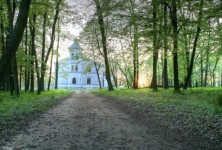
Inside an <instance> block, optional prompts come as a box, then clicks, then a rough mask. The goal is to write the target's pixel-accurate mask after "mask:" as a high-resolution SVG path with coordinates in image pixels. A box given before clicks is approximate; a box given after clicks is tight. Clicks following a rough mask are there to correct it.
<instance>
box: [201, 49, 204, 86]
mask: <svg viewBox="0 0 222 150" xmlns="http://www.w3.org/2000/svg"><path fill="white" fill-rule="evenodd" d="M203 81H204V80H203V52H202V51H201V56H200V84H201V87H203V85H204V82H203Z"/></svg>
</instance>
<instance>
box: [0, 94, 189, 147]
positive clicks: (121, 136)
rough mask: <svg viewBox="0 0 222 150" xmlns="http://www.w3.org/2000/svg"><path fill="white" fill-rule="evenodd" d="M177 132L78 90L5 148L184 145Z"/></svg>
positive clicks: (153, 119)
mask: <svg viewBox="0 0 222 150" xmlns="http://www.w3.org/2000/svg"><path fill="white" fill-rule="evenodd" d="M178 135H179V134H178V133H173V132H172V131H170V129H167V127H165V126H162V125H160V124H158V121H156V120H155V118H154V117H152V116H149V117H146V118H143V116H141V115H138V114H134V113H131V108H130V107H129V106H128V105H124V103H120V102H118V101H116V100H112V99H111V98H105V97H100V96H96V95H93V94H90V93H87V92H79V93H75V94H73V95H72V97H70V98H67V99H66V100H64V101H63V102H62V103H61V104H59V105H57V106H56V107H54V108H53V109H51V110H49V111H47V112H45V113H44V114H42V115H41V116H40V118H36V120H35V121H33V122H31V123H30V125H29V127H28V128H27V130H25V131H22V132H21V133H20V134H19V135H16V136H15V137H14V138H13V139H12V141H11V142H9V143H6V146H4V147H0V149H3V150H10V149H13V150H14V149H16V150H20V149H21V150H32V149H36V150H66V149H67V150H79V149H80V150H109V149H110V150H113V149H114V150H115V149H121V150H124V149H127V150H128V149H130V150H131V149H132V150H137V149H138V150H146V149H164V150H165V149H184V148H185V147H184V146H185V143H180V142H179V140H177V139H179V138H178Z"/></svg>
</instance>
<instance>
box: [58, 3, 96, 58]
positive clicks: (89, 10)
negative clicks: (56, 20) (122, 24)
mask: <svg viewBox="0 0 222 150" xmlns="http://www.w3.org/2000/svg"><path fill="white" fill-rule="evenodd" d="M66 1H67V3H68V4H69V6H70V9H69V10H68V13H67V14H66V15H65V16H67V18H69V19H70V21H69V22H65V23H63V24H62V25H61V32H62V34H63V35H64V36H65V37H66V38H61V39H60V46H59V53H60V57H59V59H60V60H61V59H64V58H66V57H68V55H69V51H68V47H69V46H71V45H72V44H73V41H74V39H75V38H78V37H79V34H80V32H81V31H82V30H83V27H84V25H85V23H86V22H87V20H88V19H89V18H91V16H92V14H93V13H94V7H93V5H92V4H90V0H66ZM55 45H57V41H56V42H55Z"/></svg>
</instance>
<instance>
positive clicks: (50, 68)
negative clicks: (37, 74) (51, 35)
mask: <svg viewBox="0 0 222 150" xmlns="http://www.w3.org/2000/svg"><path fill="white" fill-rule="evenodd" d="M53 55H54V53H53V51H52V54H51V60H50V66H49V81H48V89H47V90H48V91H49V90H50V85H51V80H52V60H53Z"/></svg>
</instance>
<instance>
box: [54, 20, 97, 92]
mask: <svg viewBox="0 0 222 150" xmlns="http://www.w3.org/2000/svg"><path fill="white" fill-rule="evenodd" d="M59 27H60V26H59V19H58V28H59ZM57 38H58V39H57V41H58V43H57V48H56V65H55V89H58V73H59V39H60V32H59V31H58V37H57ZM100 84H101V83H100Z"/></svg>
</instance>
